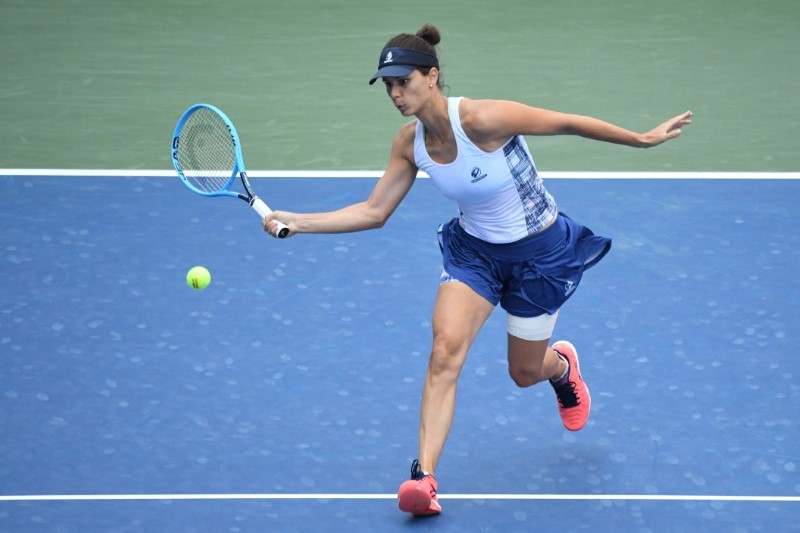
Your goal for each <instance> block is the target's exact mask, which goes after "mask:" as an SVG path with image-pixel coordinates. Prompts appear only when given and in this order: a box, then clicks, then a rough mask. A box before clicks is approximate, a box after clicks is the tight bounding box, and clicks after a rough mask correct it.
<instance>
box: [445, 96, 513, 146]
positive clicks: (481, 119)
mask: <svg viewBox="0 0 800 533" xmlns="http://www.w3.org/2000/svg"><path fill="white" fill-rule="evenodd" d="M520 107H524V106H522V104H519V103H517V102H512V101H509V100H488V99H480V100H472V99H469V98H463V99H462V100H461V104H460V105H459V108H458V112H459V115H460V118H461V127H462V128H464V131H465V132H466V133H467V135H468V136H469V137H470V138H471V139H473V140H474V141H475V142H477V143H490V144H494V143H497V142H500V143H502V142H505V141H506V140H507V139H508V137H509V136H511V135H514V134H516V132H514V131H510V130H509V128H507V127H504V125H505V124H506V122H507V121H508V120H509V118H511V117H513V116H514V114H515V113H518V112H519V110H520Z"/></svg>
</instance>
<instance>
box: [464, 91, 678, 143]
mask: <svg viewBox="0 0 800 533" xmlns="http://www.w3.org/2000/svg"><path fill="white" fill-rule="evenodd" d="M465 111H466V113H464V116H463V117H462V118H464V120H465V122H466V123H465V127H467V128H469V130H470V131H471V132H473V134H474V135H475V136H476V137H477V138H479V139H485V140H489V139H503V138H508V137H512V136H514V135H579V136H581V137H586V138H587V139H595V140H598V141H603V142H608V143H615V144H622V145H625V146H633V147H635V148H652V147H653V146H658V145H659V144H661V143H664V142H666V141H669V140H671V139H674V138H675V137H677V136H679V135H680V134H681V131H682V129H683V127H684V126H687V125H689V124H691V123H692V120H691V117H692V112H691V111H686V112H685V113H681V114H680V115H677V116H675V117H673V118H671V119H669V120H667V121H665V122H663V123H661V124H659V125H658V126H656V127H655V128H653V129H652V130H650V131H648V132H646V133H636V132H634V131H630V130H626V129H625V128H621V127H619V126H616V125H614V124H611V123H609V122H605V121H603V120H599V119H596V118H593V117H588V116H582V115H571V114H568V113H559V112H557V111H550V110H547V109H540V108H536V107H530V106H527V105H524V104H520V103H517V102H510V101H503V100H473V101H471V102H469V104H468V108H467V109H465Z"/></svg>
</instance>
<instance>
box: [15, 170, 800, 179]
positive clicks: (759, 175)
mask: <svg viewBox="0 0 800 533" xmlns="http://www.w3.org/2000/svg"><path fill="white" fill-rule="evenodd" d="M382 174H383V172H382V171H377V170H256V171H252V172H248V173H247V175H248V176H249V177H251V178H356V179H358V178H362V179H363V178H380V177H381V175H382ZM540 174H541V176H542V178H544V179H712V180H714V179H725V180H730V179H738V180H758V179H769V180H797V179H800V172H541V173H540ZM0 176H21V177H22V176H55V177H80V176H86V177H144V178H174V177H175V171H174V170H120V169H74V168H49V169H48V168H0ZM418 177H420V178H427V177H428V176H427V174H425V173H424V172H420V173H419V174H418Z"/></svg>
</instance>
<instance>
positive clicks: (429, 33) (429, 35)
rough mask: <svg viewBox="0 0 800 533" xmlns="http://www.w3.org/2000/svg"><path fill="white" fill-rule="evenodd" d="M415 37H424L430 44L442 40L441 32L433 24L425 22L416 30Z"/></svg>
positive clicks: (434, 44) (433, 44)
mask: <svg viewBox="0 0 800 533" xmlns="http://www.w3.org/2000/svg"><path fill="white" fill-rule="evenodd" d="M417 37H419V38H421V39H424V40H425V41H426V42H428V43H429V44H430V45H431V46H436V45H437V44H439V42H440V41H441V40H442V34H441V33H439V30H438V29H437V28H436V26H434V25H433V24H430V23H427V24H425V25H424V26H423V27H422V28H420V29H419V31H418V32H417Z"/></svg>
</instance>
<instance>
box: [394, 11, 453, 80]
mask: <svg viewBox="0 0 800 533" xmlns="http://www.w3.org/2000/svg"><path fill="white" fill-rule="evenodd" d="M441 40H442V34H441V33H439V29H438V28H437V27H436V26H434V25H433V24H430V23H426V24H425V25H424V26H423V27H422V28H420V29H419V31H418V32H417V33H416V34H415V35H411V34H410V33H401V34H399V35H395V36H394V37H392V38H391V39H389V42H387V43H386V46H384V48H406V49H408V50H416V51H417V52H424V53H426V54H430V55H432V56H433V57H438V56H437V54H436V45H437V44H439V42H441ZM431 68H432V67H417V70H419V71H420V72H422V74H423V75H426V76H427V74H428V73H429V72H430V71H431ZM437 85H438V86H439V88H440V89H441V88H442V87H444V85H443V84H442V69H441V68H440V69H439V81H438V82H437Z"/></svg>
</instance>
